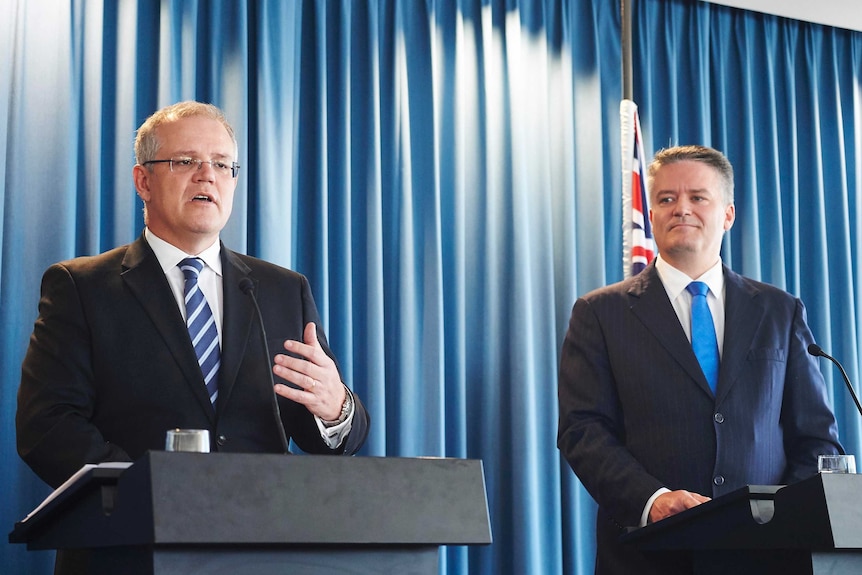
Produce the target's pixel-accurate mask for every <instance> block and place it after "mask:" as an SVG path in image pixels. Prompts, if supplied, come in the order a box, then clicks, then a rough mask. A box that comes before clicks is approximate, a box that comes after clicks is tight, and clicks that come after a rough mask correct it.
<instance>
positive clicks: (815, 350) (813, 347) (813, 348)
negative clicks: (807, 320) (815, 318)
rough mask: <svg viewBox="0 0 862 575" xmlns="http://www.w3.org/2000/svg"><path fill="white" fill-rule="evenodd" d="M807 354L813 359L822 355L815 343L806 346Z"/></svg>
mask: <svg viewBox="0 0 862 575" xmlns="http://www.w3.org/2000/svg"><path fill="white" fill-rule="evenodd" d="M808 353H810V354H811V355H813V356H815V357H820V356H822V355H823V350H822V349H821V348H820V346H819V345H817V344H816V343H811V344H809V345H808Z"/></svg>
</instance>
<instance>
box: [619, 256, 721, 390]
mask: <svg viewBox="0 0 862 575" xmlns="http://www.w3.org/2000/svg"><path fill="white" fill-rule="evenodd" d="M628 293H629V296H630V298H631V302H632V303H631V310H632V312H633V313H634V314H635V315H636V316H637V317H638V318H639V319H640V321H641V322H642V323H643V324H644V326H645V327H646V329H647V330H649V331H650V332H651V333H652V334H653V335H654V336H655V338H656V339H657V340H658V342H659V344H660V345H661V346H662V347H663V348H664V349H665V351H667V353H668V354H669V355H670V356H671V357H672V358H673V359H674V360H675V361H676V362H677V363H679V365H680V366H681V367H682V368H683V369H684V370H685V372H686V373H687V374H688V375H689V376H690V377H691V378H692V379H693V380H695V381H696V382H697V384H698V386H700V387H701V388H702V389H703V391H704V392H706V393H708V394H710V395H712V390H710V388H709V383H708V382H707V381H706V377H705V376H704V375H703V370H701V368H700V363H698V361H697V357H696V356H695V355H694V351H693V350H692V348H691V342H689V341H688V338H687V337H686V336H685V331H684V330H683V329H682V326H681V325H680V323H679V320H678V319H677V315H676V310H674V309H673V305H671V303H670V300H669V299H668V297H667V291H666V290H665V288H664V284H662V283H661V280H660V279H659V277H658V272H657V271H656V269H655V262H653V263H651V264H650V266H649V267H648V268H647V269H645V270H644V271H643V272H641V273H640V274H638V275H637V276H635V277H634V278H633V281H632V285H631V287H630V288H629V290H628Z"/></svg>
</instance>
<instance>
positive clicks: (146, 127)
mask: <svg viewBox="0 0 862 575" xmlns="http://www.w3.org/2000/svg"><path fill="white" fill-rule="evenodd" d="M198 116H201V117H204V118H210V119H213V120H217V121H219V122H221V124H222V126H224V127H225V130H227V133H228V135H230V138H231V140H233V147H234V156H236V153H237V150H238V146H237V143H236V134H235V133H234V131H233V127H232V126H231V125H230V123H229V122H228V121H227V118H225V115H224V112H222V111H221V110H220V109H219V108H218V107H216V106H214V105H212V104H205V103H203V102H195V101H191V100H189V101H186V102H178V103H176V104H172V105H170V106H167V107H165V108H162V109H161V110H158V111H157V112H155V113H154V114H153V115H152V116H150V117H149V118H147V119H146V120H145V121H144V123H143V124H141V127H140V128H138V133H137V136H136V137H135V161H136V162H137V163H138V164H140V165H143V164H144V162H149V161H152V160H155V159H156V154H158V152H159V146H160V145H161V142H159V138H158V135H157V134H156V131H157V128H158V127H159V126H161V125H162V124H167V123H169V122H175V121H176V120H179V119H180V118H192V117H198Z"/></svg>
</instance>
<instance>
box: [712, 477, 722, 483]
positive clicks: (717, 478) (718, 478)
mask: <svg viewBox="0 0 862 575" xmlns="http://www.w3.org/2000/svg"><path fill="white" fill-rule="evenodd" d="M712 482H713V483H715V484H716V485H724V477H722V476H721V475H716V476H715V477H714V478H713V479H712Z"/></svg>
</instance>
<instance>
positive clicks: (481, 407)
mask: <svg viewBox="0 0 862 575" xmlns="http://www.w3.org/2000/svg"><path fill="white" fill-rule="evenodd" d="M7 5H8V6H7V8H6V10H5V12H4V18H2V19H0V48H2V53H3V54H5V55H6V57H5V58H2V59H0V111H2V113H0V157H2V158H3V161H2V162H0V195H2V198H0V199H2V201H0V226H2V229H0V231H2V233H0V242H2V244H0V321H2V325H3V334H2V338H0V377H2V380H0V425H2V437H4V438H6V439H4V440H3V441H2V442H0V465H2V471H0V480H2V484H3V485H4V497H2V498H0V527H5V528H6V530H7V532H8V531H9V530H11V529H12V527H13V524H14V522H15V521H17V520H19V519H21V518H22V517H23V516H24V515H25V514H26V513H27V512H28V511H29V510H30V509H32V508H33V507H34V506H35V505H36V504H37V503H38V502H39V501H40V500H41V499H42V498H43V497H44V496H45V495H46V494H47V488H46V487H45V486H44V485H42V484H41V482H40V481H39V480H38V479H37V478H36V477H35V476H34V475H33V474H32V473H31V472H30V471H29V469H27V468H26V466H24V465H23V464H22V463H21V462H20V460H19V459H18V457H17V454H16V453H15V445H14V413H15V396H16V392H17V386H18V378H19V375H20V363H21V359H22V358H23V354H24V350H25V349H26V346H27V340H28V336H29V333H30V331H31V329H32V325H33V320H34V319H35V316H36V303H37V301H38V291H39V281H40V278H41V273H42V271H43V270H44V269H45V268H46V267H47V266H48V265H49V264H51V263H53V262H55V261H58V260H61V259H65V258H70V257H74V256H77V255H84V254H94V253H99V252H102V251H105V250H107V249H109V248H111V247H113V246H115V245H118V244H122V243H127V242H129V241H131V240H132V239H134V238H135V237H136V236H137V235H138V234H139V233H140V231H141V227H142V213H141V209H142V206H141V204H140V202H139V200H138V199H137V197H136V196H135V193H134V188H133V186H132V181H131V177H130V173H131V167H132V165H133V154H132V141H133V138H134V131H135V129H136V128H137V126H138V125H140V123H141V122H142V121H143V119H144V118H146V116H148V115H149V114H150V113H151V112H152V111H154V110H155V109H156V108H158V107H160V106H163V105H166V104H169V103H172V102H175V101H178V100H182V99H191V98H194V99H199V100H206V101H212V102H214V103H216V104H217V105H219V106H220V107H222V108H223V109H224V110H225V111H226V113H227V115H228V117H229V118H230V119H231V120H232V122H233V124H234V125H235V127H236V128H237V131H238V137H239V141H240V150H241V151H240V163H241V164H242V166H243V168H242V172H241V176H240V184H239V188H238V192H237V198H236V204H235V207H234V215H233V218H232V220H231V222H230V223H229V224H228V227H227V228H226V229H225V230H224V232H223V234H222V238H223V240H224V241H225V242H226V243H227V244H228V245H229V246H231V247H232V248H234V249H237V250H240V251H247V252H248V253H251V254H254V255H259V256H261V257H264V258H266V259H269V260H271V261H275V262H277V263H279V264H282V265H285V266H288V267H291V268H293V269H296V270H298V271H300V272H302V273H304V274H306V275H308V277H309V279H310V282H311V285H312V287H313V290H314V293H315V297H316V299H317V302H318V305H319V307H320V310H321V314H322V317H323V320H324V323H325V324H326V325H325V328H326V330H327V333H328V334H329V337H330V341H331V344H332V347H333V349H334V350H335V352H336V354H337V355H338V357H339V359H340V362H341V366H342V368H343V370H344V375H345V379H346V380H347V382H348V384H349V385H351V386H352V387H353V388H354V389H355V390H356V391H357V392H358V393H359V394H360V395H361V397H363V399H364V400H365V401H366V403H367V405H368V407H369V409H370V411H371V413H372V416H373V417H372V431H371V436H370V438H369V442H368V444H367V446H366V447H365V448H364V450H363V453H364V454H365V455H374V456H384V455H385V456H404V457H413V456H446V457H467V458H476V459H481V460H482V461H483V463H484V469H485V476H486V482H487V493H488V504H489V508H490V511H491V521H492V528H493V535H494V544H493V545H491V546H488V547H479V548H471V549H466V548H458V547H453V548H449V549H446V550H445V551H444V552H443V553H442V555H441V573H447V574H451V575H455V574H458V575H461V574H467V573H470V574H488V575H498V574H501V575H507V574H512V575H516V574H517V575H520V574H524V573H529V574H537V575H538V574H542V575H544V574H550V573H566V574H587V573H592V561H593V546H594V541H593V536H592V526H593V522H594V513H595V507H594V503H593V502H592V500H591V499H590V497H589V496H588V495H587V494H586V493H585V491H584V490H583V488H582V487H581V486H580V484H579V483H578V481H577V479H576V478H575V477H574V475H573V474H572V472H571V470H570V469H569V468H568V466H567V465H566V464H565V462H562V461H561V459H560V457H559V454H558V452H557V450H556V418H557V413H556V408H557V406H556V371H557V364H558V350H559V347H560V344H561V342H562V338H563V335H564V333H565V329H566V326H567V322H568V316H569V313H570V310H571V306H572V304H573V302H574V300H575V298H576V297H577V295H579V294H583V293H585V292H586V291H588V290H590V289H592V288H595V287H598V286H601V285H604V284H607V283H610V282H613V281H617V280H619V279H621V278H622V267H621V251H622V236H621V229H622V219H621V218H622V214H621V211H622V202H621V197H620V189H621V182H620V173H621V161H620V152H619V150H620V137H619V112H618V108H619V101H620V97H621V81H620V76H621V74H620V43H621V40H620V14H619V5H618V3H616V2H608V1H607V0H546V1H542V0H521V1H516V0H507V1H504V0H460V1H458V0H426V2H418V1H413V0H410V1H407V0H403V1H398V0H342V1H335V0H332V1H324V0H317V1H315V0H298V1H296V2H284V1H281V0H256V1H255V0H250V1H239V0H209V1H206V0H198V1H194V0H191V1H190V0H162V1H160V2H157V1H147V0H104V1H103V2H99V1H94V0H87V1H84V0H71V1H67V2H61V1H50V0H35V1H33V0H11V1H10V2H7ZM634 8H635V10H634V19H635V26H634V29H635V31H634V42H635V50H634V62H635V75H634V80H635V82H634V85H635V99H636V101H637V102H638V104H639V105H640V115H641V121H642V124H643V128H644V144H645V147H646V149H647V152H648V153H650V152H653V151H655V150H657V149H658V148H660V147H664V146H667V145H670V144H676V143H703V144H706V145H711V146H714V147H717V148H720V149H722V150H724V151H725V152H726V153H727V154H728V156H729V157H730V159H731V161H732V162H733V164H734V166H735V167H736V171H737V182H736V184H737V185H736V203H737V210H738V211H737V214H738V217H737V221H736V225H735V226H734V228H733V229H732V231H731V233H730V234H729V236H728V237H727V240H726V242H725V246H724V254H723V255H724V258H725V261H726V262H727V263H728V264H729V265H730V266H731V267H732V268H734V269H735V270H737V271H739V272H742V273H744V274H747V275H750V276H752V277H755V278H758V279H761V280H764V281H768V282H770V283H773V284H776V285H779V286H781V287H783V288H785V289H787V290H788V291H790V292H792V293H795V294H797V295H799V296H801V297H802V298H803V300H804V301H805V302H806V304H807V306H808V310H809V319H810V321H811V325H812V329H813V330H814V333H815V336H816V337H817V340H818V342H819V343H820V344H821V345H822V346H823V348H824V349H825V350H827V352H830V353H831V354H832V355H835V356H836V357H839V358H840V359H841V360H842V361H843V362H844V364H845V367H846V368H847V371H848V374H849V375H850V377H851V379H852V380H853V381H854V382H858V381H859V370H860V366H861V365H862V364H860V360H862V358H860V355H859V350H858V343H859V338H860V333H862V332H860V330H862V314H860V311H859V306H858V302H859V301H860V297H862V293H860V285H862V282H860V281H859V280H860V277H859V276H860V273H862V272H860V266H859V263H858V262H859V256H860V247H862V239H860V234H862V206H860V201H862V34H860V33H858V32H850V31H846V30H840V29H834V28H828V27H823V26H819V25H812V24H805V23H801V22H797V21H792V20H786V19H781V18H777V17H771V16H766V15H762V14H758V13H754V12H746V11H741V10H737V9H731V8H726V7H720V6H716V5H711V4H708V3H705V2H693V1H683V0H635V2H634ZM823 371H824V373H825V375H826V377H827V380H828V381H829V383H830V386H831V388H830V389H831V390H832V394H833V395H832V397H833V401H834V405H835V409H836V412H837V415H838V419H839V425H840V432H841V435H842V439H843V440H844V442H845V445H846V447H847V449H848V451H849V452H851V453H857V454H858V453H860V451H859V448H860V445H862V441H860V426H859V417H858V414H857V413H856V412H855V406H854V404H853V402H852V400H850V399H849V398H848V397H847V394H846V390H845V389H844V388H843V382H842V380H841V378H840V375H839V374H836V373H835V370H834V368H832V367H831V366H830V365H828V364H827V365H824V366H823ZM52 562H53V554H52V553H50V552H27V551H26V550H25V549H24V548H23V547H22V546H20V545H15V546H13V545H9V544H6V543H5V542H4V543H2V544H0V565H3V566H4V571H5V572H9V573H28V574H29V573H33V574H38V573H50V572H51V565H52Z"/></svg>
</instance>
